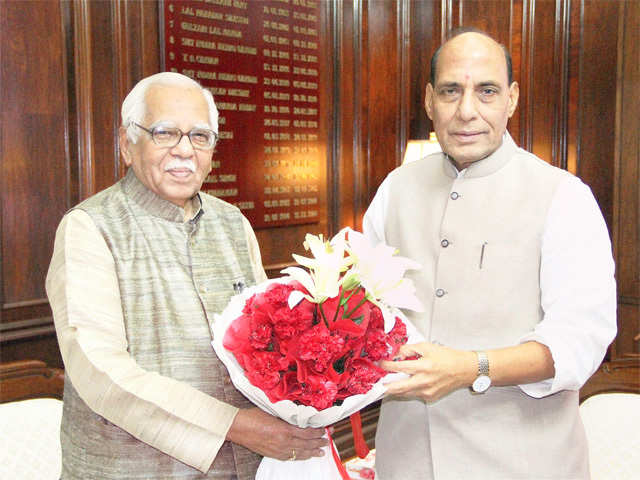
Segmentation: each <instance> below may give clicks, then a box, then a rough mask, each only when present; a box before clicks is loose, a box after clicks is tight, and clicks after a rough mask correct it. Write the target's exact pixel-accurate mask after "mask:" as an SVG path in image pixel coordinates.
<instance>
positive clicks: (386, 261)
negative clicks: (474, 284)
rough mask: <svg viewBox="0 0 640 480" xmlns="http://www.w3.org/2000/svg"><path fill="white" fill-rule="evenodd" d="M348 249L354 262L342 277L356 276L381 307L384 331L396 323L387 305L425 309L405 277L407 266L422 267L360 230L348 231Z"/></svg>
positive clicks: (409, 268)
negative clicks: (373, 244)
mask: <svg viewBox="0 0 640 480" xmlns="http://www.w3.org/2000/svg"><path fill="white" fill-rule="evenodd" d="M348 251H349V253H350V254H351V256H352V257H353V266H352V267H351V269H350V270H349V272H348V273H347V275H345V277H347V276H348V277H352V276H356V277H357V278H358V279H359V280H360V284H361V285H362V287H363V288H364V289H365V290H366V291H367V295H368V298H369V299H370V300H371V301H372V302H373V303H375V304H376V305H378V306H379V307H380V309H381V310H382V313H383V315H384V318H385V331H389V330H390V329H391V328H393V324H394V323H395V317H394V316H393V315H392V314H391V312H390V310H389V308H388V307H395V308H408V309H410V310H414V311H416V312H422V311H424V306H423V305H422V303H421V302H420V300H419V299H418V297H417V296H416V289H415V285H414V284H413V281H411V279H408V278H404V274H405V272H406V271H407V270H417V269H420V268H422V267H421V266H420V264H418V263H416V262H414V261H413V260H411V259H409V258H406V257H400V256H397V255H396V253H397V251H396V250H395V249H394V248H392V247H390V246H388V245H385V244H384V243H379V244H378V245H376V246H372V245H371V244H370V243H369V241H368V240H367V238H366V237H365V236H364V235H363V234H362V233H360V232H356V231H353V230H350V231H349V241H348Z"/></svg>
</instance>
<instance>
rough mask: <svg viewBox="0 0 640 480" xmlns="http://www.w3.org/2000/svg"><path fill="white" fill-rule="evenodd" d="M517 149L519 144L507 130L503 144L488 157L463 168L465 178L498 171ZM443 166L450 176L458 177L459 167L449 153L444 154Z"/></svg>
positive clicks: (484, 175) (483, 175) (482, 175)
mask: <svg viewBox="0 0 640 480" xmlns="http://www.w3.org/2000/svg"><path fill="white" fill-rule="evenodd" d="M517 150H518V146H517V145H516V144H515V142H514V141H513V138H511V135H510V134H509V132H505V133H504V135H503V136H502V145H500V146H499V147H498V149H497V150H496V151H495V152H493V153H492V154H491V155H489V156H488V157H486V158H483V159H482V160H478V161H477V162H473V163H472V164H471V165H469V166H468V167H467V168H465V169H464V170H463V172H464V178H478V177H486V176H488V175H491V174H492V173H495V172H497V171H498V170H500V169H501V168H502V167H504V166H505V165H506V164H507V162H509V160H510V159H511V158H512V157H513V155H514V154H515V153H516V151H517ZM442 166H443V168H444V172H445V174H446V175H447V176H448V177H451V178H456V177H458V169H457V168H456V166H455V164H454V163H453V162H452V161H451V159H450V158H449V156H448V155H447V154H444V161H443V162H442Z"/></svg>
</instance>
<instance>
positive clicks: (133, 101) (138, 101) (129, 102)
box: [121, 72, 218, 143]
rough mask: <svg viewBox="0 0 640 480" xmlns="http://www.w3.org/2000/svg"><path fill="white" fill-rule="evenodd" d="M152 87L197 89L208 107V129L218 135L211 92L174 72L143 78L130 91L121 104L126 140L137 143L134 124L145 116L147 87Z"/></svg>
mask: <svg viewBox="0 0 640 480" xmlns="http://www.w3.org/2000/svg"><path fill="white" fill-rule="evenodd" d="M153 85H164V86H182V87H186V88H194V87H197V88H199V89H200V90H201V91H202V95H203V96H204V99H205V100H206V102H207V106H208V107H209V127H210V128H211V130H213V131H214V132H216V133H218V109H217V108H216V104H215V102H214V101H213V95H211V92H210V91H209V90H208V89H206V88H204V87H203V86H202V85H200V84H199V83H198V82H196V81H195V80H193V79H191V78H189V77H187V76H186V75H182V74H180V73H176V72H160V73H156V74H155V75H151V76H149V77H146V78H143V79H142V80H140V81H139V82H138V83H136V85H135V86H134V87H133V88H132V89H131V91H130V92H129V94H128V95H127V96H126V97H125V99H124V101H123V102H122V111H121V115H122V126H123V127H125V128H126V129H127V138H128V139H129V141H131V142H132V143H136V142H137V141H138V133H139V131H138V129H137V128H135V125H134V123H142V121H143V119H144V116H145V114H146V110H147V105H146V95H147V91H148V90H149V87H151V86H153Z"/></svg>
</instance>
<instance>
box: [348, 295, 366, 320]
mask: <svg viewBox="0 0 640 480" xmlns="http://www.w3.org/2000/svg"><path fill="white" fill-rule="evenodd" d="M366 301H367V297H366V296H365V297H362V300H360V301H359V302H358V304H357V305H356V306H355V307H353V308H352V309H351V310H349V311H348V312H347V313H345V314H344V315H343V316H342V318H351V315H352V314H353V312H355V311H356V310H358V309H359V308H360V307H361V306H362V305H364V302H366Z"/></svg>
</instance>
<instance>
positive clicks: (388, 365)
mask: <svg viewBox="0 0 640 480" xmlns="http://www.w3.org/2000/svg"><path fill="white" fill-rule="evenodd" d="M380 367H382V368H383V369H385V370H386V371H388V372H400V373H406V374H408V375H413V374H415V373H418V372H420V371H421V370H424V365H423V362H422V361H421V360H404V361H399V362H390V361H381V362H380Z"/></svg>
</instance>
